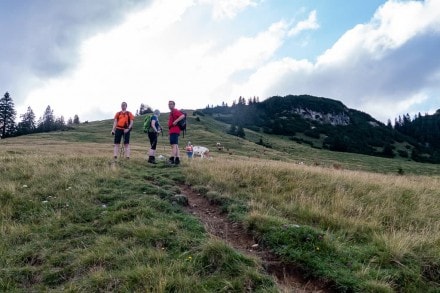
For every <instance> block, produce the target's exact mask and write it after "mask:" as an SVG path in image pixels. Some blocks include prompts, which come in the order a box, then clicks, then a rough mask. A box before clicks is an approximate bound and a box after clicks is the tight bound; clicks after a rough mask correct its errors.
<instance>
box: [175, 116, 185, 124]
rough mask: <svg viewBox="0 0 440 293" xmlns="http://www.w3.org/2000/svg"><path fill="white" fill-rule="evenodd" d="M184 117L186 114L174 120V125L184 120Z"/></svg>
mask: <svg viewBox="0 0 440 293" xmlns="http://www.w3.org/2000/svg"><path fill="white" fill-rule="evenodd" d="M183 118H185V115H184V114H182V115H180V116H179V118H177V119H176V120H174V122H173V125H177V123H179V121H180V120H182V119H183Z"/></svg>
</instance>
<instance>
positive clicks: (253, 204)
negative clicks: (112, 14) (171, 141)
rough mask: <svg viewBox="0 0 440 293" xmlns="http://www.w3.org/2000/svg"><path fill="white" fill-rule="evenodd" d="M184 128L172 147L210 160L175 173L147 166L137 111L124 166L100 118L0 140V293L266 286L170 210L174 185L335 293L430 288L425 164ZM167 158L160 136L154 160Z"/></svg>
mask: <svg viewBox="0 0 440 293" xmlns="http://www.w3.org/2000/svg"><path fill="white" fill-rule="evenodd" d="M160 118H161V122H162V124H163V125H164V126H165V125H166V119H167V115H162V116H161V117H160ZM188 120H189V121H188V122H189V129H188V131H187V133H186V135H185V138H183V137H181V147H183V145H184V144H185V143H186V142H187V141H191V142H192V143H193V145H204V146H207V147H209V148H210V149H211V155H212V159H211V160H200V159H198V158H197V159H195V160H193V161H192V162H188V161H187V160H186V159H184V160H183V164H182V167H181V168H171V169H170V168H166V167H165V165H164V162H161V164H159V166H158V167H151V166H148V165H147V164H146V162H145V156H146V154H147V150H148V143H147V139H146V136H145V134H144V133H143V132H142V122H143V116H141V117H136V120H135V127H134V130H133V132H132V157H131V159H130V161H129V162H125V161H124V162H122V163H119V164H117V165H116V167H114V168H113V167H112V166H111V165H110V164H109V162H110V161H111V158H112V144H113V143H112V140H113V137H112V136H111V135H110V131H111V124H112V121H111V120H105V121H98V122H92V123H87V124H81V125H79V126H77V127H76V128H75V129H74V130H70V131H65V132H57V133H48V134H39V135H30V136H26V137H21V138H14V139H7V140H2V141H0V162H1V165H0V171H1V178H2V184H1V186H0V212H1V213H0V215H1V218H0V220H1V222H0V233H1V239H0V291H2V290H3V291H10V290H34V291H35V290H37V291H38V290H42V291H46V290H53V291H59V290H61V289H71V290H73V291H111V290H120V291H136V290H145V291H153V292H167V291H181V292H194V290H200V291H208V292H210V291H220V290H222V289H224V290H225V291H228V290H229V291H237V292H241V291H243V290H244V289H243V288H247V287H246V286H251V289H252V290H254V291H259V290H260V291H274V290H275V288H274V287H273V282H272V280H271V279H270V278H268V277H267V276H265V275H264V274H262V273H261V272H260V270H259V268H258V265H257V264H255V262H254V261H251V260H249V259H247V258H244V257H243V256H241V255H240V254H238V253H236V252H234V251H233V250H231V249H230V248H228V247H226V246H225V245H224V244H222V243H220V242H217V241H208V240H207V236H206V235H205V232H204V231H203V228H202V226H201V225H200V224H199V223H198V222H197V221H196V220H195V219H193V218H192V217H189V216H187V215H185V214H183V213H182V212H181V210H180V209H179V208H178V207H176V206H174V205H172V204H171V203H170V200H169V199H170V198H172V196H173V195H174V194H176V193H179V190H178V188H176V182H187V183H190V184H192V185H193V186H194V187H195V189H196V190H198V191H200V193H202V194H204V195H206V196H208V197H210V198H212V199H215V200H217V201H219V202H222V203H224V204H225V208H227V210H228V211H229V213H230V216H231V217H233V218H234V219H235V220H238V221H242V222H243V223H244V224H245V225H246V226H247V227H248V228H249V229H250V230H251V231H253V232H254V233H255V234H256V235H258V237H259V239H261V241H262V243H264V244H265V245H267V246H268V247H269V248H271V249H272V250H274V251H275V252H276V253H278V254H279V255H280V256H281V257H283V258H284V259H286V260H287V261H294V262H296V263H299V264H302V265H303V266H304V269H305V271H306V272H307V273H309V274H311V275H315V276H321V277H325V278H327V279H329V280H331V281H332V282H334V284H336V286H337V288H338V289H339V290H341V291H344V290H346V291H353V290H354V291H371V292H378V291H379V292H381V291H382V292H393V291H403V292H412V291H420V290H424V291H426V292H436V290H438V287H439V283H440V277H439V276H440V273H439V271H440V252H439V247H440V240H439V235H440V228H439V218H440V214H439V210H440V209H439V208H440V202H439V200H440V194H439V190H440V183H439V180H440V179H439V174H440V173H439V170H440V168H439V166H438V165H430V164H419V163H415V162H411V161H407V160H404V159H394V160H393V159H384V158H378V157H370V156H363V155H357V154H347V153H334V152H329V151H324V150H319V149H313V148H310V147H309V146H306V145H302V144H297V143H295V142H292V141H290V140H288V139H287V138H283V137H277V136H269V135H265V134H262V133H255V132H252V131H248V130H246V139H240V138H236V137H233V136H230V135H227V134H226V130H227V129H228V127H229V126H228V125H226V124H222V123H219V122H217V121H215V120H213V119H212V118H210V117H199V120H200V121H197V120H196V117H194V116H192V115H191V112H189V115H188ZM164 128H165V129H166V127H164ZM260 138H262V139H263V141H264V142H265V143H268V144H270V145H271V148H266V147H263V146H261V145H257V144H255V142H257V141H259V139H260ZM217 142H220V143H221V144H222V145H223V146H224V149H223V150H221V151H219V150H217V149H216V148H215V145H216V143H217ZM168 153H169V146H168V143H167V136H166V133H165V135H164V136H163V137H162V136H160V137H159V146H158V154H162V155H165V156H166V155H168ZM182 156H183V155H182ZM300 162H304V164H303V165H302V164H301V165H300V164H298V163H300ZM399 170H400V171H401V172H400V173H403V175H397V174H398V171H399ZM402 171H403V172H402ZM231 263H232V264H233V265H231ZM249 284H250V285H249ZM194 286H198V287H194ZM194 288H195V289H194Z"/></svg>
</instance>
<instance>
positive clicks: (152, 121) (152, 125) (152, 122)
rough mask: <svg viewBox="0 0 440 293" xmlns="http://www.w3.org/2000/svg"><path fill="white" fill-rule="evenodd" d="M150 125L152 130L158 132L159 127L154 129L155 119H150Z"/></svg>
mask: <svg viewBox="0 0 440 293" xmlns="http://www.w3.org/2000/svg"><path fill="white" fill-rule="evenodd" d="M150 127H151V128H153V129H154V132H159V129H156V120H151V123H150Z"/></svg>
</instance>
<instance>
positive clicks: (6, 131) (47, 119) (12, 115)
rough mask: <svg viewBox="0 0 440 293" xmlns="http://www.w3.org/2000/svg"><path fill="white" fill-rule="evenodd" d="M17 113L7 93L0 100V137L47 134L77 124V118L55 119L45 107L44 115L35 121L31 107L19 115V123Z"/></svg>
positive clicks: (49, 109) (48, 107)
mask: <svg viewBox="0 0 440 293" xmlns="http://www.w3.org/2000/svg"><path fill="white" fill-rule="evenodd" d="M16 116H17V111H16V110H15V104H14V101H13V100H12V97H11V96H10V94H9V93H8V92H6V93H5V94H4V96H3V97H2V98H0V136H1V138H7V137H11V136H19V135H25V134H31V133H38V132H49V131H56V130H66V129H68V128H69V127H70V126H71V125H73V124H79V123H80V121H79V117H78V115H75V116H74V118H73V119H72V118H69V120H68V121H67V123H66V121H65V120H64V117H63V116H60V117H55V115H54V113H53V110H52V109H51V107H50V106H47V108H46V110H45V111H44V114H43V116H42V117H41V118H39V119H38V121H36V116H35V113H34V111H33V110H32V108H31V107H28V108H27V111H26V113H24V114H21V115H20V118H21V121H20V122H18V123H16V122H15V120H16Z"/></svg>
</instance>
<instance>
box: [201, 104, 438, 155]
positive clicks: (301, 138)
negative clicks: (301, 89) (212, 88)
mask: <svg viewBox="0 0 440 293" xmlns="http://www.w3.org/2000/svg"><path fill="white" fill-rule="evenodd" d="M298 109H307V112H305V113H306V115H303V114H302V112H301V111H298ZM196 113H197V114H198V113H203V114H205V115H211V116H212V117H213V118H215V119H216V120H219V121H222V122H224V123H227V124H229V125H230V128H228V129H227V130H226V132H227V133H229V134H232V135H236V136H240V137H244V136H245V132H244V131H243V128H247V129H250V130H253V131H255V132H257V133H258V132H263V133H268V134H275V135H282V136H287V137H288V138H289V139H291V140H293V141H296V142H298V143H307V144H310V145H311V146H312V147H315V148H324V149H329V150H332V151H338V152H350V153H360V154H365V155H373V156H382V157H389V158H392V157H395V156H396V155H399V156H400V157H402V158H408V159H409V158H410V159H413V160H414V161H418V162H430V163H440V110H438V111H437V112H436V113H435V114H433V115H428V114H425V116H422V115H421V114H420V113H419V114H418V115H415V116H414V118H412V117H410V115H409V114H406V115H403V116H399V117H397V118H396V119H395V122H394V125H393V124H392V123H391V120H388V123H387V125H385V124H383V123H381V122H380V121H377V120H375V119H374V118H373V117H371V116H370V115H368V114H367V113H364V112H361V111H358V110H354V109H349V108H347V107H346V106H345V105H344V104H343V103H342V102H340V101H337V100H332V99H327V98H321V97H314V96H309V95H300V96H286V97H280V96H275V97H271V98H268V99H266V100H264V101H263V102H260V101H259V100H258V98H249V99H245V98H243V97H240V98H239V99H238V102H236V101H234V102H233V103H232V106H228V104H226V103H222V104H221V105H217V106H215V107H214V106H213V105H208V106H207V107H206V108H205V109H203V110H198V111H196ZM307 115H309V116H310V117H309V116H307ZM325 115H327V116H330V117H332V119H333V120H334V121H342V122H345V123H339V124H338V123H336V124H334V125H333V124H330V123H328V122H325V121H324V120H323V118H322V117H324V116H325ZM335 119H336V120H335ZM308 138H310V139H308ZM256 143H259V144H261V143H264V142H263V141H262V140H260V141H258V142H256ZM399 143H400V144H403V143H405V147H404V149H402V147H397V146H398V145H399Z"/></svg>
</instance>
